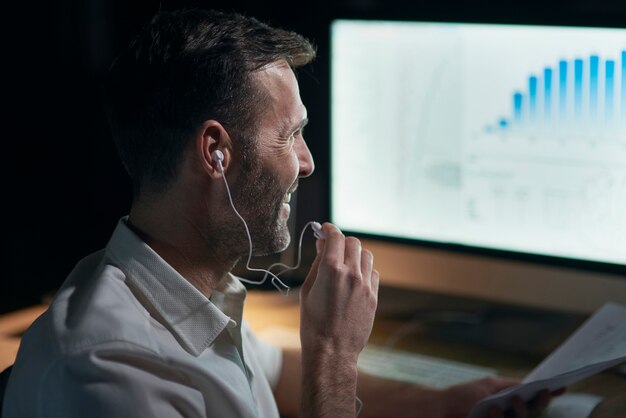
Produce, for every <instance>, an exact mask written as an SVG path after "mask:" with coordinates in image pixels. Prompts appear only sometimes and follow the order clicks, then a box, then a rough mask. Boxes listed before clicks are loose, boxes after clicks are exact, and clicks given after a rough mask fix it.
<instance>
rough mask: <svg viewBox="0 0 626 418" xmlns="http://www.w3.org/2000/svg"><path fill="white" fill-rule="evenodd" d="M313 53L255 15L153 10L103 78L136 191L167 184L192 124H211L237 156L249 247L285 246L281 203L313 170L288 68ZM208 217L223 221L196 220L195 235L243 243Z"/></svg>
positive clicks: (238, 197) (230, 219) (230, 227)
mask: <svg viewBox="0 0 626 418" xmlns="http://www.w3.org/2000/svg"><path fill="white" fill-rule="evenodd" d="M314 56H315V50H314V48H313V46H312V45H311V44H310V43H309V42H308V41H307V40H306V39H304V38H303V37H302V36H300V35H298V34H295V33H293V32H288V31H284V30H281V29H276V28H271V27H269V26H267V25H265V24H263V23H260V22H259V21H257V20H255V19H253V18H247V17H243V16H241V15H236V14H225V13H221V12H214V11H202V10H185V11H178V12H169V13H161V14H159V15H157V16H156V17H155V18H154V19H153V20H152V22H151V23H150V24H148V25H147V26H146V27H145V28H144V29H143V30H142V31H141V33H140V34H139V35H138V36H137V37H136V38H135V39H134V40H133V42H132V43H131V45H130V47H129V49H128V50H127V51H125V52H124V53H123V54H122V55H120V56H119V57H118V59H117V60H116V62H115V63H114V65H113V66H112V69H111V72H110V77H109V80H108V83H107V108H108V115H109V121H110V125H111V129H112V133H113V138H114V141H115V144H116V146H117V148H118V152H119V154H120V157H121V159H122V162H123V164H124V166H125V167H126V169H127V171H128V173H129V174H130V177H131V179H132V181H133V187H134V190H135V199H141V198H143V197H144V196H146V195H148V196H150V195H155V194H157V195H158V194H159V193H160V192H161V191H163V190H165V189H167V187H168V186H169V185H170V184H172V182H174V181H176V179H177V178H178V176H179V175H180V172H181V169H182V167H183V163H184V159H185V158H186V155H187V154H186V153H188V152H189V150H190V149H193V144H192V142H194V141H195V140H197V138H198V130H199V129H204V130H206V132H207V133H208V134H207V135H210V134H211V132H213V130H214V129H215V130H216V132H217V133H216V135H217V136H219V135H221V134H220V132H221V133H222V134H225V135H223V136H226V137H228V138H229V140H231V141H232V144H231V145H232V148H233V149H234V151H233V154H236V155H237V157H238V158H237V161H236V163H235V164H233V165H236V166H237V167H238V173H237V175H236V176H235V181H234V184H233V187H232V189H233V197H234V200H235V205H236V206H237V208H238V209H239V210H240V211H241V212H242V215H243V216H244V218H245V219H246V220H247V221H248V223H249V225H250V229H251V233H252V236H253V238H254V241H255V248H256V249H258V250H259V251H258V252H257V253H269V252H274V251H278V250H281V249H283V248H284V246H285V245H286V243H288V242H289V237H288V234H287V236H285V232H286V215H288V207H286V205H283V204H281V202H283V200H285V198H286V197H287V198H288V196H289V192H290V191H292V190H293V189H294V188H295V186H296V185H297V178H298V177H303V176H306V175H308V174H310V173H311V172H312V170H313V165H312V160H311V157H310V153H309V151H308V149H307V148H306V145H305V144H304V141H303V139H302V135H301V130H302V129H301V128H302V127H303V124H304V123H306V109H305V108H304V105H302V103H301V101H300V97H299V92H298V87H297V82H296V81H295V77H294V73H293V69H295V68H297V67H299V66H302V65H305V64H307V63H309V62H310V61H311V60H312V59H313V58H314ZM290 137H292V140H289V138H290ZM296 138H297V139H296ZM283 139H284V140H285V141H284V142H283V143H281V140H283ZM226 151H228V150H226ZM305 154H306V155H305ZM226 155H227V160H229V156H231V154H229V153H228V152H227V153H226ZM294 158H295V160H294ZM209 160H210V157H209ZM230 161H232V160H230ZM222 194H223V193H222ZM222 198H224V201H226V199H225V196H222ZM285 212H287V213H286V214H285ZM213 215H215V216H216V217H219V218H220V220H223V222H213V223H210V222H208V223H207V225H202V226H201V227H199V228H200V229H203V231H202V232H201V233H202V235H205V236H206V237H213V238H214V237H216V236H219V237H221V238H220V239H223V240H225V241H228V240H230V239H232V240H233V242H230V243H228V242H223V246H224V248H231V249H232V248H234V247H237V245H236V243H240V244H241V242H242V239H241V234H240V232H242V231H243V230H242V227H241V224H239V222H240V221H239V220H238V219H236V218H235V216H234V215H233V213H232V212H230V211H229V212H221V213H217V214H215V213H214V214H213ZM279 221H280V222H279ZM235 222H236V223H237V230H238V232H237V233H235V234H234V233H233V231H234V230H235V227H234V225H235ZM278 224H280V225H278ZM240 247H241V245H239V247H238V248H239V249H240Z"/></svg>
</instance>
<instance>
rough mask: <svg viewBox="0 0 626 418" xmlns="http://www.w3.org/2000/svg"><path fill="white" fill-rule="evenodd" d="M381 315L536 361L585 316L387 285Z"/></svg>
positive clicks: (441, 336)
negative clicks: (534, 358) (535, 358)
mask: <svg viewBox="0 0 626 418" xmlns="http://www.w3.org/2000/svg"><path fill="white" fill-rule="evenodd" d="M377 316H378V317H379V318H385V317H387V318H393V319H394V320H404V321H407V322H406V324H411V323H412V322H413V323H415V324H416V326H418V325H419V328H420V329H421V332H423V335H425V336H427V337H428V338H433V339H436V340H440V341H443V342H451V343H463V344H471V345H474V346H477V347H483V348H488V349H493V350H498V351H502V352H507V353H512V354H522V355H527V356H531V357H537V358H543V357H545V356H546V355H547V354H549V353H550V352H552V351H553V350H554V349H555V348H556V347H557V346H558V345H559V344H561V343H562V342H563V341H564V340H565V338H567V337H568V336H569V335H570V334H571V333H572V332H573V331H574V330H575V329H576V328H577V327H578V326H580V324H581V323H582V322H583V321H584V319H585V316H583V315H575V314H568V313H561V312H553V311H546V310H539V309H532V308H525V307H516V306H510V305H504V304H497V303H493V302H486V301H480V300H476V299H466V298H462V297H456V296H447V295H438V294H433V293H425V292H418V291H415V290H408V289H400V288H394V287H387V286H381V288H380V290H379V302H378V310H377ZM406 328H407V329H410V328H411V326H410V325H409V326H407V327H406ZM404 333H405V334H406V331H405V332H404ZM402 337H403V336H399V335H397V334H396V335H395V336H393V337H390V338H402ZM391 345H393V344H391Z"/></svg>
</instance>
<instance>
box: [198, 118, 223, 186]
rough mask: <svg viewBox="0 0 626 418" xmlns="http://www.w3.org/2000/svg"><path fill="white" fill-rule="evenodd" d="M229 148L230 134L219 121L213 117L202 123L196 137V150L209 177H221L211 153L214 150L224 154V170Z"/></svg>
mask: <svg viewBox="0 0 626 418" xmlns="http://www.w3.org/2000/svg"><path fill="white" fill-rule="evenodd" d="M231 149H232V148H231V141H230V136H229V135H228V132H226V129H225V128H224V126H223V125H222V124H221V123H219V122H218V121H216V120H213V119H210V120H206V121H204V122H203V123H202V125H201V126H200V129H199V130H198V135H197V137H196V152H197V155H198V156H199V157H200V163H201V164H202V168H204V170H205V172H206V173H207V174H208V175H209V176H210V177H211V178H221V177H222V172H221V170H220V167H219V165H218V163H217V162H216V161H214V160H213V153H214V152H215V151H216V150H220V151H221V152H222V154H223V155H224V159H223V160H222V167H223V168H224V171H226V170H227V169H228V166H229V165H230V160H231V157H232V152H231Z"/></svg>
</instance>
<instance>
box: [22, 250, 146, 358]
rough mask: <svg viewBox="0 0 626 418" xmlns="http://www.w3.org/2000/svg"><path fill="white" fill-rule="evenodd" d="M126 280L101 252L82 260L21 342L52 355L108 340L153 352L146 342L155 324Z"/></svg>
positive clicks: (79, 349)
mask: <svg viewBox="0 0 626 418" xmlns="http://www.w3.org/2000/svg"><path fill="white" fill-rule="evenodd" d="M126 279H127V278H126V276H125V275H124V273H123V272H122V271H121V270H120V269H119V268H117V267H116V266H115V265H113V264H111V263H110V262H109V261H108V260H107V258H106V256H105V253H104V251H99V252H97V253H94V254H92V255H90V256H87V257H85V258H84V259H83V260H81V261H80V262H79V263H78V264H77V265H76V267H75V268H74V270H73V271H72V272H71V273H70V275H69V276H68V278H67V279H66V281H65V282H64V284H63V286H62V287H61V288H60V290H59V291H58V293H57V294H56V296H55V298H54V300H53V302H52V304H51V305H50V307H49V309H48V311H47V312H46V313H44V314H43V315H42V316H41V317H40V318H39V319H38V320H37V321H36V322H35V323H34V324H33V326H32V327H31V328H30V329H29V330H28V331H27V333H26V334H25V335H24V339H23V344H24V345H26V346H27V347H28V346H45V347H48V350H49V352H50V354H53V353H54V354H56V355H63V354H71V353H73V352H79V351H81V350H84V349H87V348H89V347H91V346H95V345H98V344H103V343H109V342H128V343H130V344H134V345H137V346H144V347H145V348H146V349H148V350H153V351H154V350H155V347H154V345H153V344H151V343H150V341H151V339H150V338H149V336H150V335H149V334H150V329H151V328H152V326H153V321H152V320H151V318H150V315H149V313H148V312H147V310H146V308H145V307H144V306H143V305H142V303H141V302H140V301H139V300H138V299H137V298H136V297H135V296H134V295H133V292H132V291H131V289H130V288H129V286H128V285H127V283H126ZM51 349H52V350H51Z"/></svg>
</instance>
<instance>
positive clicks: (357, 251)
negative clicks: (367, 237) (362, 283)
mask: <svg viewBox="0 0 626 418" xmlns="http://www.w3.org/2000/svg"><path fill="white" fill-rule="evenodd" d="M344 245H345V255H344V261H343V262H344V264H345V265H346V266H347V267H348V270H349V271H350V276H351V277H352V278H353V279H356V280H361V279H362V277H363V276H365V275H362V274H361V264H362V248H361V241H359V240H358V239H356V238H354V237H347V238H346V239H345V244H344Z"/></svg>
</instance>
